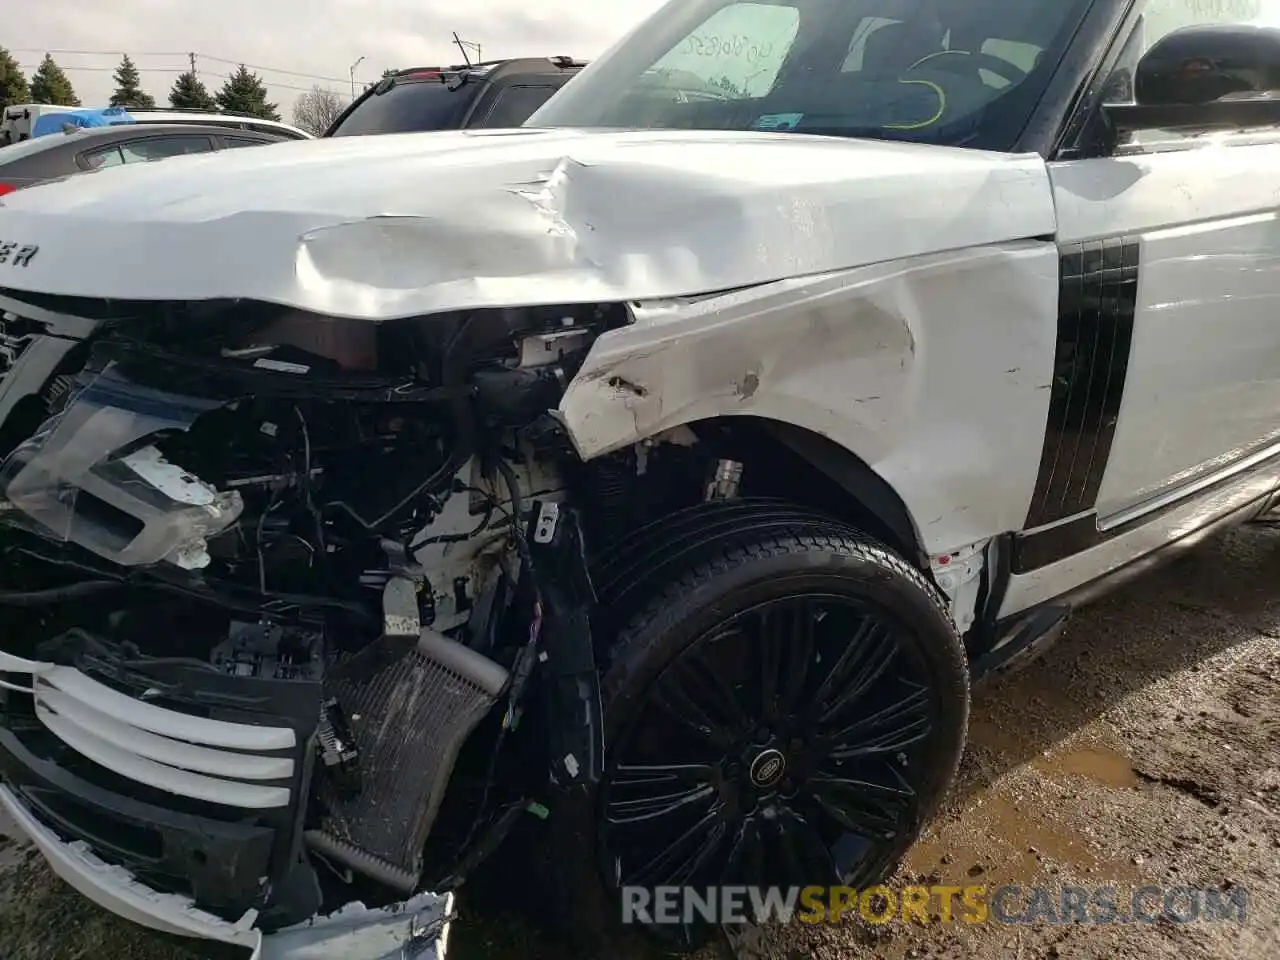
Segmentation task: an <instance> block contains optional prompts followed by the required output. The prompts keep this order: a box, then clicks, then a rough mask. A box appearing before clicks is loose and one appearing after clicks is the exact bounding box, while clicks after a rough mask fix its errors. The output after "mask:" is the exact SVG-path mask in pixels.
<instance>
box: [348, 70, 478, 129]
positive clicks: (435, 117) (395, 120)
mask: <svg viewBox="0 0 1280 960" xmlns="http://www.w3.org/2000/svg"><path fill="white" fill-rule="evenodd" d="M455 88H456V89H455ZM479 89H480V84H478V83H475V82H471V83H464V84H462V85H460V86H459V85H458V82H457V78H456V77H455V78H450V82H448V83H444V82H441V81H440V80H439V79H429V80H408V81H405V80H397V81H396V83H395V84H393V85H392V86H391V87H389V88H388V89H387V90H386V91H384V92H382V93H378V92H377V91H375V92H374V93H372V94H370V95H369V96H368V97H366V98H365V99H364V100H362V101H360V102H359V103H357V104H356V105H355V106H354V107H352V109H351V112H350V113H348V114H347V115H346V116H345V117H343V118H342V120H341V121H340V122H339V123H338V125H337V126H336V127H334V128H333V129H332V130H330V131H329V132H328V133H327V134H326V136H330V137H363V136H369V135H373V134H381V133H413V132H415V131H419V132H421V131H427V130H454V129H457V128H458V127H460V126H462V120H463V118H464V117H465V116H466V114H467V107H468V106H469V105H470V104H471V100H472V97H474V96H475V93H476V91H477V90H479Z"/></svg>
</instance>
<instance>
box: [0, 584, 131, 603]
mask: <svg viewBox="0 0 1280 960" xmlns="http://www.w3.org/2000/svg"><path fill="white" fill-rule="evenodd" d="M123 586H125V584H124V583H121V582H120V581H119V580H85V581H83V582H82V583H70V584H67V585H66V586H65V587H49V588H48V589H47V590H0V607H4V606H8V607H42V606H46V605H48V604H51V603H61V602H62V601H63V600H78V599H79V598H80V597H88V596H92V595H93V594H95V593H102V592H103V591H105V590H111V589H115V588H118V587H123Z"/></svg>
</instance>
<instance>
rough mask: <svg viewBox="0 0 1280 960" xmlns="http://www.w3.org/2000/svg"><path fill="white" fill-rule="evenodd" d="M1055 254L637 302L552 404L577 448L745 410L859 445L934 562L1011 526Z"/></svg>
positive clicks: (1027, 458) (907, 266)
mask: <svg viewBox="0 0 1280 960" xmlns="http://www.w3.org/2000/svg"><path fill="white" fill-rule="evenodd" d="M1056 271H1057V252H1056V248H1055V247H1054V246H1053V244H1051V243H1045V242H1035V241H1027V242H1022V243H1015V244H1005V245H1001V246H998V247H987V248H982V249H974V250H967V251H960V252H954V253H946V254H936V255H931V256H925V257H920V258H916V259H914V260H909V261H905V262H899V263H894V264H881V265H877V266H870V267H863V268H860V269H856V270H850V271H845V272H840V273H833V274H827V275H825V276H821V277H810V278H806V279H796V280H787V281H783V282H780V283H773V284H767V285H762V286H758V287H754V288H751V289H748V290H740V291H737V292H735V293H730V294H725V295H723V296H719V297H711V298H704V299H700V300H697V301H683V302H672V301H665V302H660V303H640V304H637V305H635V306H634V308H633V312H634V315H635V322H634V323H633V324H631V325H630V326H627V327H624V328H622V329H619V330H614V331H611V332H609V333H606V334H604V335H602V336H601V337H600V338H599V339H598V340H597V341H596V342H595V344H594V345H593V347H592V350H591V352H590V354H589V355H588V357H587V360H586V362H585V363H584V365H583V367H582V369H581V370H580V371H579V373H578V375H577V376H576V377H575V379H574V380H573V381H572V382H571V383H570V385H569V388H568V390H567V391H566V393H565V395H564V398H563V399H562V401H561V404H560V408H559V411H558V414H559V416H560V418H561V420H562V421H563V422H564V424H565V426H566V428H567V429H568V431H569V433H570V435H571V437H572V438H573V440H574V442H575V444H576V445H577V448H578V452H579V453H580V454H581V455H582V456H583V457H585V458H591V457H596V456H599V455H601V454H604V453H607V452H610V451H613V450H617V449H620V448H622V447H625V446H629V445H631V444H634V443H636V442H638V441H641V440H644V439H646V438H648V437H651V436H653V435H655V434H657V433H660V432H662V431H665V430H670V429H672V428H673V427H677V426H679V425H681V424H687V423H692V422H694V421H697V420H702V419H706V418H711V417H723V416H738V415H750V416H756V417H765V418H769V419H773V420H779V421H782V422H785V423H791V424H795V425H797V426H801V427H805V428H807V429H809V430H811V431H813V432H814V433H817V434H820V435H822V436H825V437H828V438H830V439H831V440H834V441H835V442H836V443H838V444H840V445H841V446H843V447H844V448H846V449H847V450H850V451H852V452H854V453H856V454H857V455H858V456H859V457H861V458H862V459H863V460H864V461H865V462H866V463H867V464H868V465H869V466H871V467H872V468H873V469H874V470H876V471H877V472H878V473H879V474H880V475H881V476H882V477H883V478H884V479H885V480H886V481H888V483H889V484H890V485H891V486H892V487H893V489H894V490H896V491H897V492H898V494H899V495H900V496H901V497H902V499H903V501H904V502H905V503H906V505H907V508H908V510H909V511H910V512H911V515H912V517H913V519H914V522H915V525H916V528H917V529H918V530H919V532H920V537H921V540H922V544H921V545H922V546H923V547H924V549H925V550H927V551H928V552H929V553H931V554H941V553H944V552H949V551H951V550H952V549H953V548H954V547H955V545H956V544H965V543H974V542H977V541H980V540H983V539H986V538H987V537H990V536H991V535H992V533H993V532H994V531H1000V530H1009V529H1017V528H1018V526H1019V525H1020V524H1021V522H1022V518H1023V517H1024V516H1025V514H1026V510H1027V505H1028V503H1029V502H1030V499H1031V495H1032V492H1033V491H1034V487H1035V480H1036V472H1037V468H1038V465H1039V445H1040V440H1041V438H1042V436H1043V432H1044V424H1045V418H1046V416H1047V412H1048V402H1049V392H1048V390H1046V389H1045V385H1046V384H1048V383H1049V382H1050V380H1051V378H1052V375H1053V371H1052V360H1053V343H1054V336H1055V330H1056V325H1055V324H1056V316H1057V289H1056V282H1055V277H1056Z"/></svg>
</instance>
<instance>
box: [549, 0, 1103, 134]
mask: <svg viewBox="0 0 1280 960" xmlns="http://www.w3.org/2000/svg"><path fill="white" fill-rule="evenodd" d="M1091 2H1092V0H763V2H761V0H754V2H742V0H671V2H669V3H668V4H667V5H666V6H664V7H663V8H662V9H660V10H659V11H658V12H657V13H655V14H654V15H653V16H652V17H650V18H649V19H648V20H647V21H645V22H644V23H643V24H642V25H641V26H640V27H638V28H637V29H636V30H635V31H634V32H633V33H631V34H630V35H629V36H627V37H626V38H624V39H623V40H622V41H621V42H620V43H619V44H618V45H617V46H615V47H614V48H613V50H611V51H610V52H609V53H607V54H606V55H605V56H604V57H603V58H601V60H599V61H597V62H596V63H595V64H593V65H592V66H590V67H588V68H587V69H586V70H585V71H584V72H583V74H582V76H581V77H580V82H577V83H571V84H568V85H567V86H566V87H565V88H564V89H563V90H562V91H560V93H558V94H557V95H556V96H555V97H553V98H552V99H551V100H550V101H549V102H548V103H547V104H546V105H545V106H544V107H543V108H542V109H541V110H539V111H538V112H537V113H535V114H534V115H533V116H532V117H531V118H530V119H529V121H528V122H527V123H526V124H525V125H526V126H536V127H610V128H623V129H686V130H772V131H795V132H797V133H808V134H822V135H828V136H844V137H879V138H885V139H894V140H919V141H925V142H930V143H945V144H951V145H957V146H973V147H980V148H983V149H991V150H1008V149H1011V148H1012V146H1013V144H1014V143H1015V141H1016V140H1017V138H1018V136H1019V134H1020V133H1021V132H1022V129H1023V128H1024V127H1025V125H1026V122H1027V120H1028V119H1029V117H1030V115H1031V112H1032V110H1034V108H1035V105H1036V103H1037V102H1038V101H1039V99H1040V96H1041V95H1042V94H1043V92H1044V88H1045V86H1046V85H1047V84H1048V82H1049V79H1050V77H1051V75H1052V71H1053V69H1054V67H1055V66H1056V65H1057V63H1058V61H1059V60H1060V59H1061V56H1062V53H1063V51H1064V50H1065V49H1066V47H1067V45H1068V44H1069V43H1070V40H1071V37H1072V35H1073V34H1074V32H1075V30H1076V28H1077V26H1078V25H1079V23H1080V21H1081V19H1082V18H1083V16H1084V14H1085V12H1086V11H1087V9H1088V7H1089V5H1090V3H1091Z"/></svg>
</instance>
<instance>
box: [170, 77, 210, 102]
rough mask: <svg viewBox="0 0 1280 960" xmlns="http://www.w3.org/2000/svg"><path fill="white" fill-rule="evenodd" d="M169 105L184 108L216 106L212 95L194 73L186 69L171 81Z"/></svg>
mask: <svg viewBox="0 0 1280 960" xmlns="http://www.w3.org/2000/svg"><path fill="white" fill-rule="evenodd" d="M169 105H170V106H171V107H178V108H181V109H184V110H212V109H214V107H216V106H217V104H216V103H214V100H213V96H212V95H211V94H210V93H209V91H208V89H207V88H206V87H205V85H204V84H203V83H202V82H201V81H200V78H199V77H197V76H196V75H195V74H194V73H192V72H191V71H190V70H188V71H187V72H186V73H183V74H180V75H179V76H178V79H177V80H175V81H173V89H172V90H170V91H169Z"/></svg>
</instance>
